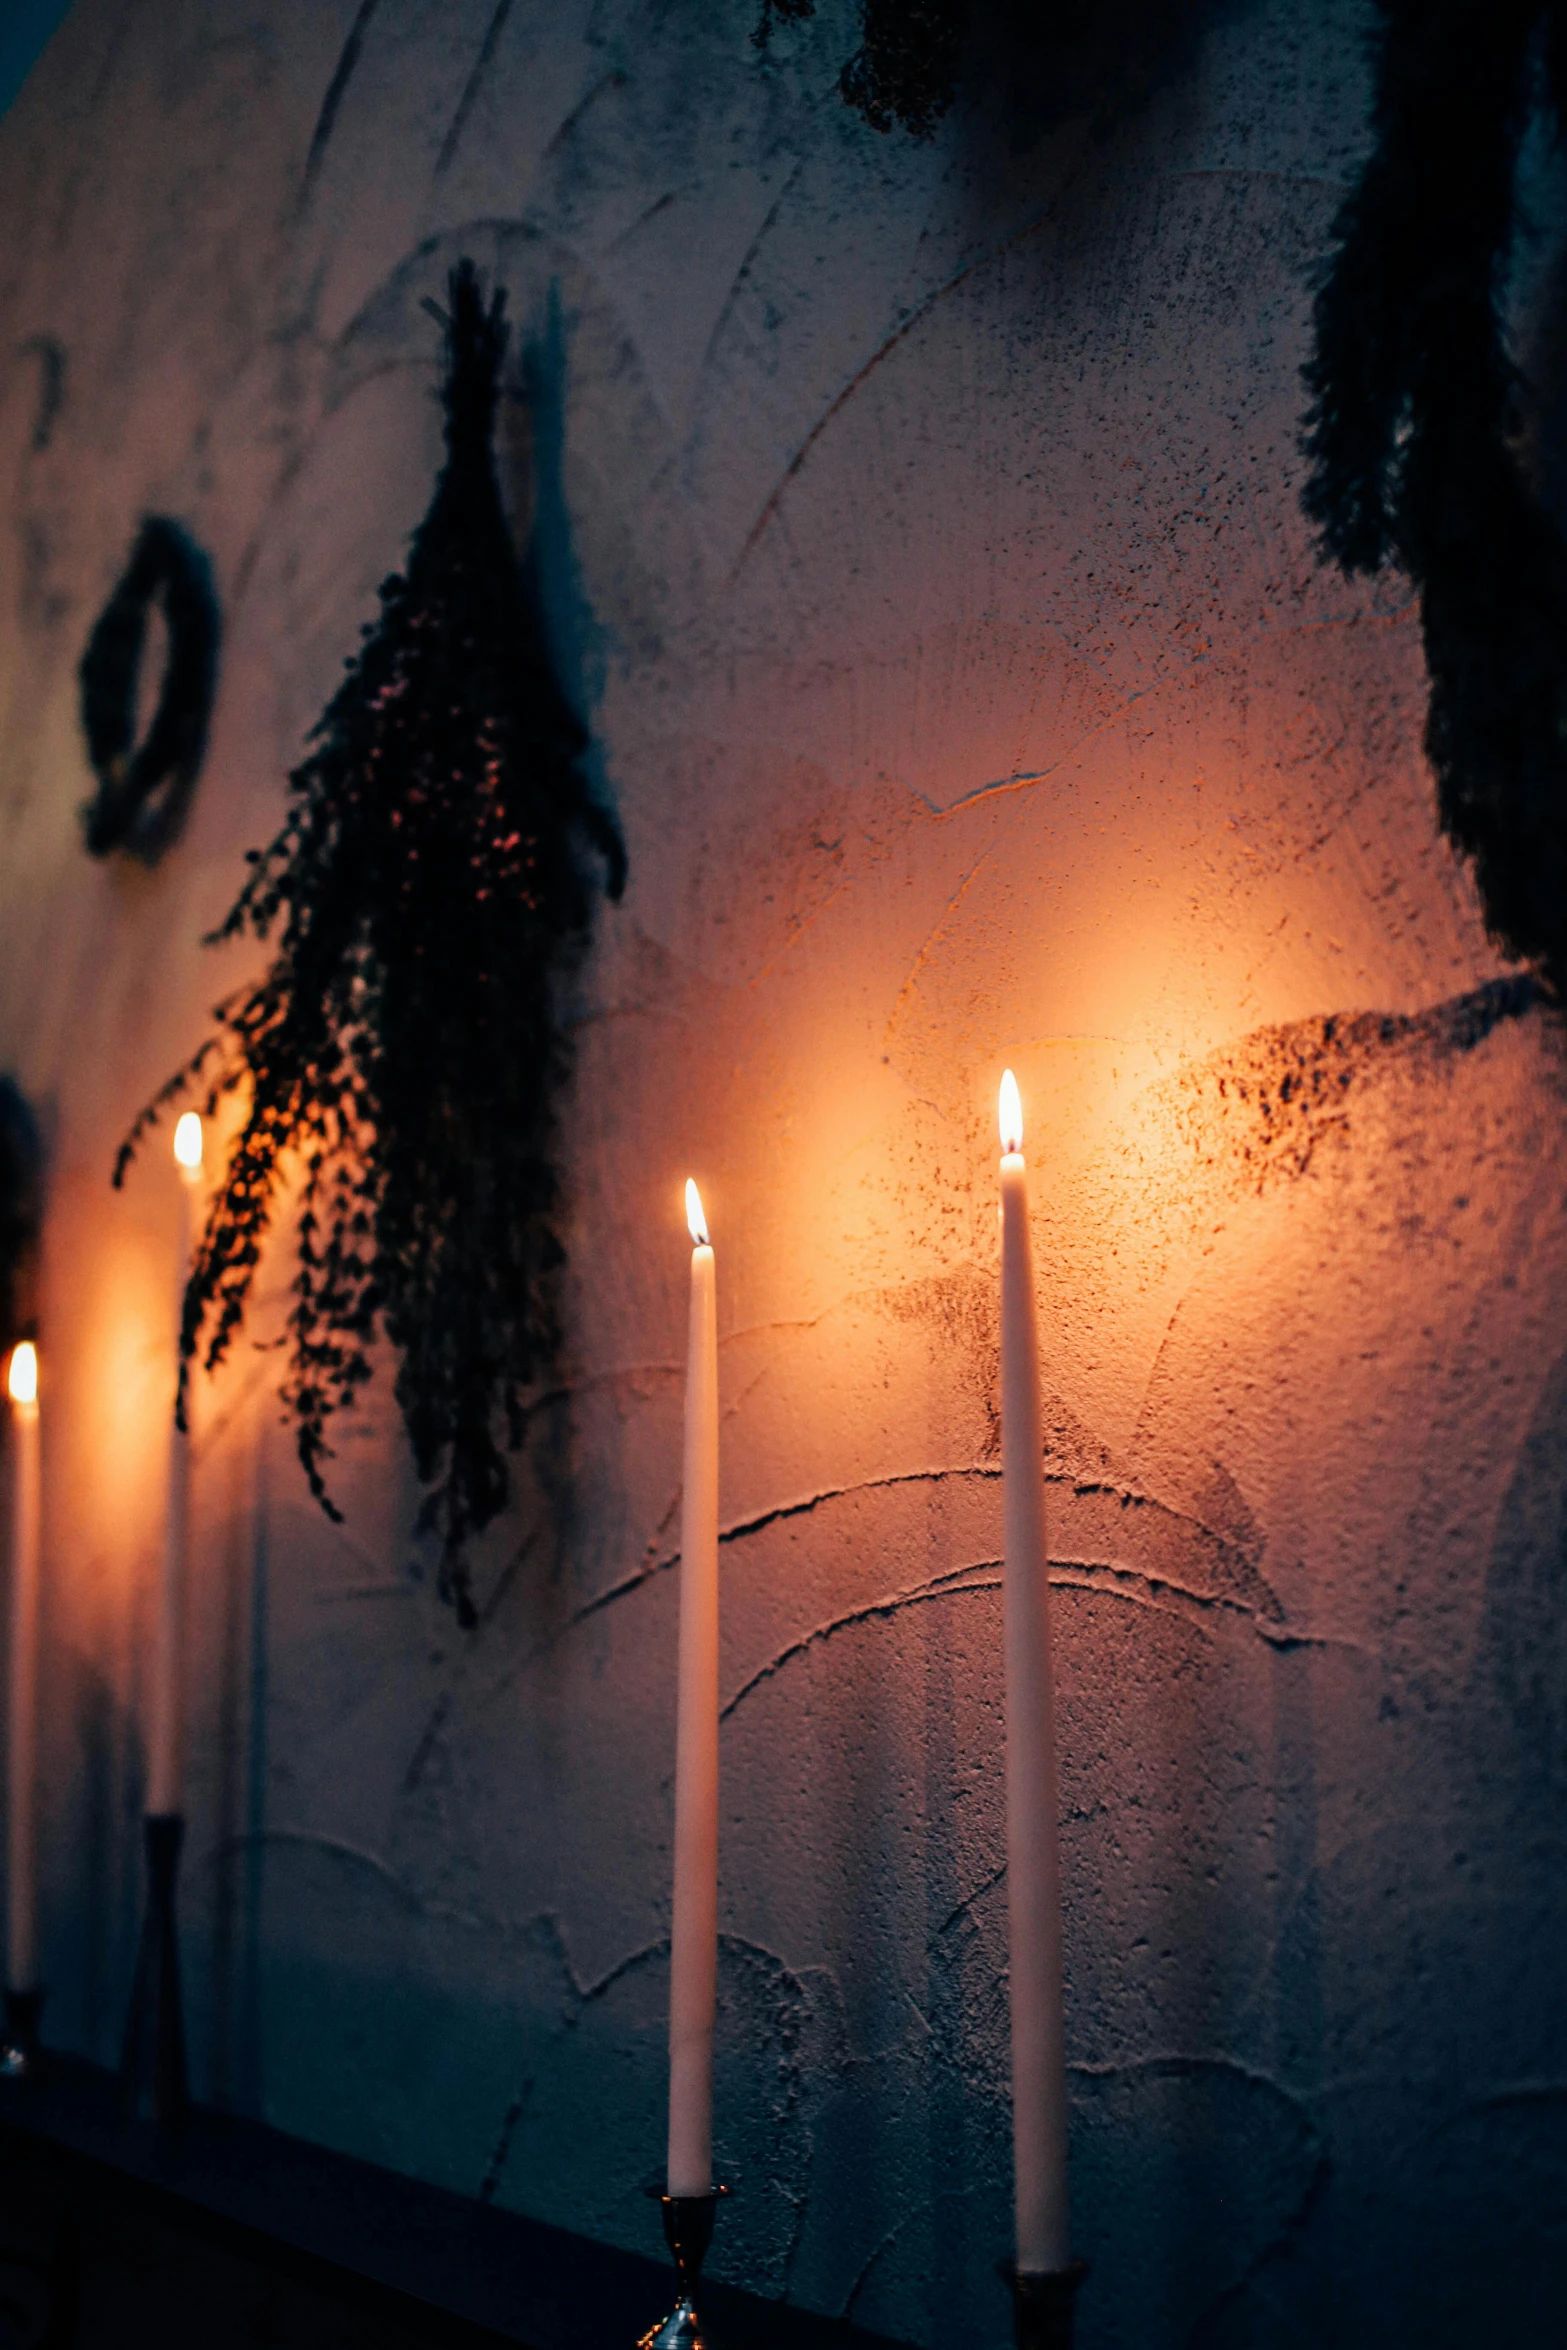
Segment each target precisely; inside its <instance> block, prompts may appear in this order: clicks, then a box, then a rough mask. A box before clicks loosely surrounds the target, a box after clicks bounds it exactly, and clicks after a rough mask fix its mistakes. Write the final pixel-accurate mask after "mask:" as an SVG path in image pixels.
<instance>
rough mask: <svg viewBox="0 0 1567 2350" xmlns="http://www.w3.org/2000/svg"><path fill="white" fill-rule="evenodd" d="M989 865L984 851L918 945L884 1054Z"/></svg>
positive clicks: (886, 1031) (890, 1019)
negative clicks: (943, 937) (940, 943)
mask: <svg viewBox="0 0 1567 2350" xmlns="http://www.w3.org/2000/svg"><path fill="white" fill-rule="evenodd" d="M921 796H923V795H921ZM989 862H990V851H989V850H988V849H985V850H984V851H983V852H982V853H981V854H980V856H979V857H977V858H976V859H975V861H974V863H973V864H972V865H971V866H970V867H969V870H968V872H967V873H965V875H964V876H963V879H962V881H961V882H960V883H959V884H958V887H957V888H956V889H955V890H954V891H953V893H952V895H951V897H950V898H948V900H947V902H946V904H945V905H944V906H943V907H942V909H941V912H940V914H939V915H938V916H937V918H936V920H935V922H934V923H933V924H932V925H931V928H930V930H929V931H928V932H927V933H926V936H925V938H924V940H923V941H922V942H921V945H920V950H919V953H918V954H917V955H916V956H915V958H914V960H913V962H912V963H911V964H910V966H909V972H908V976H907V978H906V979H905V980H904V982H903V985H902V986H901V987H900V988H899V990H898V994H897V999H896V1001H895V1002H894V1004H893V1007H892V1011H891V1013H890V1015H889V1016H888V1020H887V1025H886V1027H885V1029H884V1030H883V1031H882V1039H881V1041H882V1047H883V1050H885V1048H886V1047H887V1046H888V1045H890V1044H891V1042H892V1040H893V1036H894V1033H895V1031H896V1029H897V1026H898V1022H899V1021H900V1020H901V1019H902V1017H903V1007H904V1005H905V1004H906V1003H907V1002H908V1000H909V997H910V995H911V994H912V993H913V991H914V986H915V983H916V981H917V980H918V978H919V975H920V973H921V972H922V971H923V970H924V968H925V965H926V964H927V963H928V962H929V961H930V958H931V956H932V954H933V953H934V952H935V947H936V941H937V939H938V938H940V936H941V934H942V932H943V931H944V930H945V929H946V927H947V924H948V923H949V922H950V920H951V919H952V916H953V915H954V914H955V913H956V912H957V910H958V908H959V906H960V905H961V904H962V903H963V900H964V899H965V898H966V897H967V895H968V893H969V891H970V889H971V888H972V887H973V885H974V883H975V882H976V881H977V880H978V879H979V876H980V874H981V872H982V871H983V869H984V868H985V866H986V865H988V864H989Z"/></svg>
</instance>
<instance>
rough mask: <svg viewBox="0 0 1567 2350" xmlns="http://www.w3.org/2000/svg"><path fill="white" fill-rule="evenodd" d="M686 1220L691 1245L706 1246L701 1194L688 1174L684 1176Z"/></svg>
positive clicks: (696, 1246)
mask: <svg viewBox="0 0 1567 2350" xmlns="http://www.w3.org/2000/svg"><path fill="white" fill-rule="evenodd" d="M686 1222H687V1224H688V1225H689V1226H690V1230H691V1244H692V1246H693V1247H694V1248H706V1247H707V1245H708V1239H707V1218H706V1217H705V1216H704V1215H703V1213H702V1194H701V1193H700V1192H699V1191H698V1190H697V1187H696V1185H695V1184H694V1183H693V1182H692V1180H691V1178H690V1176H689V1175H688V1176H687V1177H686Z"/></svg>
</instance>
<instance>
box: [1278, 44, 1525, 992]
mask: <svg viewBox="0 0 1567 2350" xmlns="http://www.w3.org/2000/svg"><path fill="white" fill-rule="evenodd" d="M1380 15H1381V25H1380V29H1379V37H1378V46H1377V53H1376V55H1377V81H1376V106H1375V117H1374V130H1375V145H1374V147H1373V149H1372V152H1371V155H1370V157H1369V159H1368V161H1367V163H1366V165H1365V168H1364V170H1363V171H1362V173H1361V175H1360V179H1359V182H1358V184H1357V186H1356V187H1355V189H1354V192H1353V193H1352V195H1351V196H1350V197H1349V198H1348V200H1347V201H1346V203H1345V204H1344V206H1343V209H1342V210H1341V212H1340V214H1339V217H1338V221H1337V224H1336V227H1335V232H1334V233H1335V245H1336V250H1335V254H1334V258H1333V261H1332V265H1331V269H1330V271H1329V274H1328V275H1327V277H1326V280H1325V282H1324V284H1323V286H1322V289H1321V292H1320V293H1319V295H1318V297H1317V304H1316V339H1315V349H1314V352H1313V355H1312V358H1311V361H1310V364H1309V366H1308V367H1307V370H1306V381H1307V385H1308V388H1309V390H1310V393H1311V400H1312V405H1311V410H1310V414H1309V417H1308V420H1307V436H1306V450H1307V454H1308V455H1309V457H1310V459H1311V467H1312V470H1311V476H1310V479H1309V481H1308V484H1307V487H1306V492H1305V502H1306V510H1307V512H1308V513H1309V514H1310V516H1311V518H1312V519H1313V521H1314V522H1315V523H1316V524H1317V525H1318V528H1319V530H1320V532H1321V543H1322V549H1323V552H1324V554H1325V556H1327V557H1328V558H1330V559H1331V560H1332V561H1334V562H1336V563H1338V564H1340V565H1341V566H1342V567H1343V569H1344V570H1345V571H1346V572H1366V573H1374V572H1377V571H1379V570H1381V569H1382V568H1383V567H1384V566H1385V565H1389V564H1393V565H1397V566H1398V567H1400V568H1401V569H1402V570H1403V571H1405V572H1406V573H1407V574H1408V576H1409V578H1410V579H1411V580H1412V581H1413V583H1414V585H1415V588H1416V590H1417V592H1418V594H1419V598H1420V615H1421V624H1422V628H1423V632H1424V639H1425V654H1426V664H1427V669H1428V671H1429V675H1430V690H1431V698H1430V709H1429V715H1428V719H1427V727H1426V747H1427V750H1428V753H1429V755H1430V759H1431V763H1432V766H1433V768H1434V769H1435V772H1436V780H1437V792H1438V804H1439V807H1440V811H1441V819H1442V826H1443V829H1444V831H1446V832H1447V833H1448V835H1449V836H1450V837H1451V838H1452V839H1453V840H1454V841H1455V842H1456V843H1457V845H1458V847H1459V848H1460V849H1461V850H1463V851H1464V853H1465V854H1466V855H1467V856H1469V857H1471V858H1472V859H1473V860H1474V867H1475V874H1476V878H1477V880H1478V882H1479V886H1480V892H1481V897H1482V900H1483V903H1484V906H1485V910H1486V915H1487V918H1488V920H1489V922H1490V925H1491V927H1492V930H1493V931H1494V933H1495V935H1496V936H1497V938H1498V939H1499V940H1500V941H1501V942H1502V943H1503V944H1505V945H1506V946H1507V947H1508V948H1509V949H1510V950H1511V951H1512V952H1513V953H1515V954H1517V955H1519V956H1522V957H1527V958H1531V959H1536V960H1538V961H1539V962H1540V963H1541V964H1542V965H1543V967H1544V968H1545V970H1546V971H1547V972H1548V973H1549V975H1550V976H1551V978H1552V979H1553V980H1554V981H1555V983H1556V984H1557V986H1558V987H1561V986H1562V985H1563V984H1564V983H1567V549H1564V546H1563V542H1562V538H1561V534H1560V532H1559V530H1558V528H1557V526H1556V524H1555V522H1554V521H1553V520H1552V519H1551V517H1550V516H1549V514H1548V513H1547V512H1546V510H1545V508H1544V507H1543V505H1542V504H1541V501H1540V498H1539V496H1538V493H1537V489H1536V485H1535V482H1534V480H1533V479H1532V478H1531V471H1530V467H1529V464H1528V461H1527V458H1526V455H1525V436H1524V433H1523V429H1522V427H1523V422H1524V417H1523V407H1524V403H1523V399H1522V396H1521V395H1522V386H1521V385H1520V382H1519V379H1518V376H1517V372H1516V370H1515V367H1514V365H1513V362H1512V359H1511V357H1510V355H1509V352H1508V348H1507V339H1506V332H1505V325H1504V318H1503V297H1504V291H1505V276H1506V271H1507V267H1508V263H1509V260H1510V258H1511V254H1512V249H1513V241H1514V237H1515V235H1516V233H1517V223H1518V192H1517V181H1518V166H1519V156H1520V151H1521V148H1522V144H1523V141H1524V138H1525V135H1526V133H1527V131H1528V130H1529V128H1530V125H1531V122H1532V121H1533V120H1534V119H1535V118H1536V116H1537V115H1538V114H1539V113H1540V112H1541V111H1542V110H1543V109H1545V108H1547V107H1551V108H1554V110H1555V115H1556V119H1557V121H1558V122H1559V121H1560V120H1561V119H1562V110H1563V108H1564V106H1567V7H1563V6H1561V5H1559V4H1558V5H1554V6H1544V7H1542V6H1541V5H1539V0H1525V4H1523V5H1519V4H1517V0H1514V4H1512V5H1506V4H1503V5H1497V4H1495V0H1491V4H1490V5H1486V6H1481V5H1478V4H1477V0H1445V4H1444V5H1437V6H1433V5H1431V4H1430V0H1382V5H1381V9H1380Z"/></svg>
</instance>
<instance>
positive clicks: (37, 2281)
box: [0, 2056, 887, 2350]
mask: <svg viewBox="0 0 1567 2350" xmlns="http://www.w3.org/2000/svg"><path fill="white" fill-rule="evenodd" d="M116 2246H118V2247H119V2250H118V2251H117V2250H116V2249H115V2247H116ZM128 2246H129V2247H135V2248H137V2250H138V2251H139V2253H140V2255H141V2257H140V2258H132V2259H131V2260H130V2261H129V2266H128V2268H127V2263H126V2257H125V2248H126V2247H128ZM0 2267H3V2268H4V2269H5V2270H6V2271H8V2272H9V2274H10V2275H11V2276H13V2277H16V2278H19V2279H20V2291H21V2295H22V2298H23V2299H24V2300H25V2299H26V2298H27V2296H28V2294H29V2293H31V2294H32V2296H33V2298H34V2299H35V2300H38V2301H40V2303H41V2304H42V2303H45V2302H47V2303H50V2304H51V2305H52V2304H53V2303H54V2302H59V2303H60V2304H62V2305H64V2304H69V2306H70V2310H71V2313H72V2314H71V2315H70V2318H69V2321H68V2322H67V2321H66V2320H64V2319H62V2318H60V2317H58V2316H56V2315H55V2314H53V2313H52V2306H51V2309H47V2310H46V2309H42V2308H41V2310H40V2314H41V2317H42V2324H41V2326H40V2327H39V2329H38V2330H28V2329H27V2328H26V2327H24V2328H23V2332H22V2333H21V2335H19V2336H18V2339H25V2340H26V2341H28V2342H29V2343H32V2342H35V2341H36V2342H38V2343H40V2344H42V2343H45V2342H47V2343H48V2344H50V2345H53V2344H55V2343H56V2342H59V2343H60V2344H61V2345H64V2344H66V2343H69V2344H71V2345H72V2350H76V2345H78V2344H79V2345H80V2346H81V2350H99V2346H100V2344H101V2345H102V2346H103V2350H111V2345H112V2350H130V2345H132V2344H135V2343H140V2342H142V2341H143V2340H145V2341H147V2342H149V2343H150V2342H152V2341H154V2340H156V2341H157V2342H159V2343H160V2345H163V2346H164V2350H178V2346H180V2345H183V2344H185V2343H186V2342H189V2343H190V2344H191V2345H192V2350H194V2345H195V2344H196V2343H197V2342H198V2341H200V2342H202V2343H203V2344H204V2345H210V2344H211V2342H212V2341H213V2340H214V2339H215V2336H214V2334H213V2331H212V2322H213V2312H212V2310H211V2308H210V2307H208V2308H207V2309H205V2310H202V2309H201V2306H200V2305H201V2302H202V2297H203V2294H204V2293H205V2294H206V2296H207V2297H208V2300H209V2302H210V2298H211V2296H212V2295H213V2294H214V2293H219V2294H222V2295H227V2296H228V2297H229V2298H230V2299H234V2298H239V2297H243V2296H245V2295H247V2294H253V2293H255V2292H257V2291H259V2290H261V2289H263V2287H265V2289H266V2290H268V2291H269V2292H271V2291H273V2290H274V2288H275V2287H277V2286H279V2285H286V2286H287V2288H288V2291H289V2293H291V2295H292V2299H291V2301H290V2307H291V2308H292V2309H294V2310H295V2312H296V2315H297V2317H298V2323H297V2326H296V2328H295V2330H289V2325H288V2323H287V2321H286V2318H285V2321H284V2322H283V2323H281V2324H279V2325H278V2327H277V2330H275V2331H274V2330H270V2328H269V2330H268V2331H267V2333H266V2335H265V2339H266V2340H267V2341H268V2342H275V2343H277V2344H279V2345H280V2346H281V2345H289V2346H290V2350H292V2345H293V2344H294V2343H295V2342H296V2340H297V2341H298V2342H299V2343H301V2344H308V2345H310V2346H311V2350H314V2345H315V2344H317V2343H318V2342H321V2343H324V2342H326V2341H330V2342H332V2343H334V2344H336V2343H339V2342H341V2343H349V2342H351V2343H352V2344H353V2345H354V2350H371V2346H372V2345H378V2344H381V2343H385V2344H387V2345H388V2346H389V2350H391V2346H394V2345H395V2346H396V2350H404V2346H411V2345H426V2344H429V2345H434V2344H441V2345H447V2344H450V2345H452V2346H453V2350H466V2346H468V2345H472V2346H473V2350H479V2346H480V2345H495V2346H497V2350H498V2346H499V2345H502V2344H512V2345H515V2344H525V2345H527V2350H600V2346H602V2350H633V2345H634V2344H635V2342H636V2340H637V2338H638V2336H639V2335H640V2334H642V2333H643V2332H644V2331H645V2330H646V2328H647V2327H648V2326H649V2325H650V2324H652V2323H653V2322H654V2321H655V2320H656V2319H657V2318H658V2317H660V2316H662V2315H663V2314H664V2313H665V2312H666V2310H667V2309H668V2306H669V2304H670V2301H671V2298H672V2296H671V2291H670V2287H671V2283H672V2271H671V2270H670V2269H668V2268H666V2267H665V2266H663V2265H662V2264H661V2263H660V2262H658V2261H655V2260H650V2259H645V2258H643V2257H641V2256H640V2255H638V2254H636V2253H631V2252H623V2251H618V2250H615V2249H614V2248H612V2247H610V2246H607V2245H603V2244H597V2243H593V2242H591V2241H590V2240H589V2239H588V2238H586V2237H583V2236H577V2235H573V2234H571V2233H569V2232H567V2231H566V2230H565V2229H562V2228H555V2227H549V2226H545V2225H544V2224H542V2223H541V2222H539V2221H537V2220H530V2219H525V2218H523V2217H521V2216H520V2215H519V2214H517V2213H515V2212H510V2211H501V2210H497V2209H496V2208H495V2207H494V2206H493V2205H488V2204H483V2203H480V2202H477V2201H473V2200H470V2199H468V2198H467V2197H464V2196H461V2195H455V2194H452V2193H449V2192H447V2191H446V2190H444V2189H442V2188H439V2187H433V2186H429V2185H427V2184H425V2183H424V2182H423V2181H422V2180H418V2179H410V2178H405V2177H403V2176H401V2175H399V2174H398V2173H396V2172H392V2171H387V2170H381V2169H379V2168H377V2167H376V2166H375V2165H374V2164H371V2163H367V2162H360V2161H357V2160H355V2159H353V2158H352V2157H350V2156H347V2155H343V2154H336V2153H333V2152H331V2151H330V2150H329V2149H327V2148H325V2147H320V2146H314V2145H311V2144H309V2143H307V2142H306V2141H305V2140H303V2139H299V2138H291V2137H288V2136H286V2135H285V2134H284V2133H283V2132H282V2131H280V2130H275V2129H271V2128H268V2127H267V2126H266V2125H265V2124H263V2123H260V2122H255V2121H249V2120H245V2119H242V2118H240V2117H238V2116H234V2115H229V2114H220V2113H215V2112H209V2111H204V2110H198V2111H197V2112H195V2113H194V2114H193V2115H192V2116H191V2118H190V2120H189V2121H188V2123H187V2124H186V2125H185V2127H184V2128H183V2129H181V2130H179V2131H177V2132H172V2133H171V2132H163V2131H159V2130H157V2129H156V2128H154V2127H152V2126H151V2125H149V2124H135V2123H128V2122H126V2121H125V2120H124V2119H123V2118H122V2117H121V2113H120V2109H119V2099H118V2084H117V2082H116V2080H115V2079H114V2077H113V2076H112V2075H111V2074H109V2073H106V2072H104V2071H101V2070H100V2069H98V2068H97V2067H95V2066H91V2065H87V2064H83V2063H80V2062H77V2061H74V2060H72V2059H69V2058H65V2057H58V2056H51V2057H48V2058H47V2059H46V2061H45V2065H44V2068H43V2070H42V2073H41V2077H40V2078H39V2079H37V2080H36V2081H33V2082H28V2083H11V2082H7V2083H0ZM186 2270H188V2271H189V2272H190V2273H189V2276H188V2277H187V2276H185V2274H184V2272H185V2271H186ZM107 2271H113V2272H114V2273H113V2274H112V2275H110V2274H109V2273H107ZM127 2278H129V2281H127ZM0 2281H3V2280H0ZM138 2296H139V2297H140V2299H139V2301H138ZM0 2297H5V2298H9V2299H15V2298H16V2293H15V2292H14V2291H13V2292H9V2293H8V2294H6V2295H4V2296H0ZM274 2297H275V2296H274ZM287 2297H288V2296H287V2295H285V2298H287ZM705 2301H706V2306H707V2310H708V2314H709V2316H710V2320H711V2324H712V2330H713V2333H714V2336H715V2339H716V2341H717V2342H718V2344H719V2346H720V2350H725V2346H727V2345H733V2346H734V2350H887V2345H886V2344H885V2343H884V2342H883V2339H882V2337H880V2336H877V2335H873V2334H868V2333H865V2332H863V2331H861V2330H859V2329H858V2328H856V2327H853V2326H849V2325H846V2324H843V2323H841V2322H839V2321H835V2320H833V2319H830V2318H823V2317H817V2316H813V2315H811V2314H810V2313H809V2312H806V2311H802V2310H797V2309H791V2308H786V2307H784V2306H782V2305H781V2304H779V2303H777V2302H773V2301H766V2300H763V2299H761V2298H760V2297H759V2296H757V2295H755V2294H751V2293H744V2292H741V2291H739V2290H737V2289H736V2288H735V2287H733V2286H728V2285H721V2284H717V2283H715V2284H713V2285H712V2287H711V2288H710V2291H709V2293H708V2294H707V2295H706V2296H705ZM98 2302H112V2304H113V2308H114V2315H113V2317H112V2319H111V2320H110V2322H111V2323H112V2325H113V2329H114V2330H113V2332H112V2334H111V2333H108V2332H102V2331H100V2330H97V2328H96V2327H95V2325H94V2322H93V2317H92V2311H93V2308H94V2306H95V2305H96V2304H97V2303H98ZM132 2302H138V2305H137V2306H135V2307H134V2308H133V2307H132V2306H131V2303H132ZM141 2302H144V2303H145V2306H141V2305H140V2303H141ZM349 2313H351V2317H350V2315H349ZM231 2315H233V2316H235V2317H236V2318H237V2316H238V2312H231ZM345 2318H347V2319H348V2330H347V2331H344V2330H342V2323H343V2320H344V2319H345ZM323 2320H325V2321H326V2325H325V2330H323ZM273 2322H274V2323H276V2322H277V2321H276V2320H274V2321H273ZM228 2338H229V2339H231V2340H234V2341H240V2340H247V2341H248V2340H250V2339H252V2338H253V2337H252V2334H251V2332H250V2331H249V2330H248V2329H247V2328H246V2327H245V2326H244V2325H242V2324H239V2323H236V2324H235V2325H234V2326H233V2330H232V2332H230V2333H229V2337H228ZM254 2338H255V2339H257V2340H260V2339H261V2338H262V2336H261V2335H259V2334H257V2335H255V2336H254Z"/></svg>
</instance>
